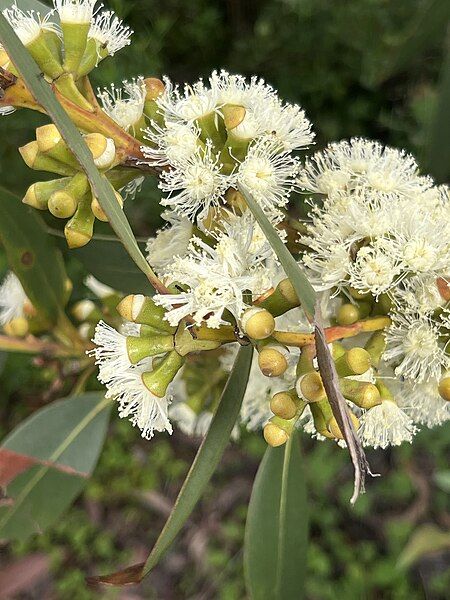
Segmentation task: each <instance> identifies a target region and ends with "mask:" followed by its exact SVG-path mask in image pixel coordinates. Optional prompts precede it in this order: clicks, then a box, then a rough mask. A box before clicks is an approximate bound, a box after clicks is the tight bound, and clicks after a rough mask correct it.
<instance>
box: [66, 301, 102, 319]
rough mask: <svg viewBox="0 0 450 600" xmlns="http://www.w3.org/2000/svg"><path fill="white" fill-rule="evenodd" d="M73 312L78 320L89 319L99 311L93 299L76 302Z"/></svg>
mask: <svg viewBox="0 0 450 600" xmlns="http://www.w3.org/2000/svg"><path fill="white" fill-rule="evenodd" d="M71 312H72V315H73V316H74V317H75V319H76V320H77V321H87V320H88V319H89V318H90V317H91V316H92V315H93V314H95V313H96V312H97V306H96V304H95V303H94V302H92V300H80V301H79V302H77V303H76V304H74V306H73V307H72V311H71ZM100 318H101V317H100Z"/></svg>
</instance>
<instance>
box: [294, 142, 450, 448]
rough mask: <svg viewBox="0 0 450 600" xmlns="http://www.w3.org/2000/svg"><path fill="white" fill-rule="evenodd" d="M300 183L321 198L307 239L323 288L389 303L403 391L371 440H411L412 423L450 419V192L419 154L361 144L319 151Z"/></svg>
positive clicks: (388, 366) (371, 417) (376, 415)
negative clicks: (422, 169) (446, 389)
mask: <svg viewBox="0 0 450 600" xmlns="http://www.w3.org/2000/svg"><path fill="white" fill-rule="evenodd" d="M299 184H300V185H301V187H302V188H303V190H304V191H306V192H311V193H314V194H320V196H321V201H320V203H314V204H313V206H312V209H311V211H310V218H311V222H310V223H309V224H307V234H306V235H304V236H303V237H302V242H303V243H304V244H306V245H307V246H308V247H309V249H310V250H309V251H307V252H306V253H305V255H304V257H303V263H304V264H305V265H306V266H307V268H308V269H309V271H310V276H311V279H312V280H313V281H314V284H315V286H316V288H317V289H319V290H327V291H328V292H329V293H330V294H332V295H335V296H338V295H340V297H341V298H344V299H345V301H346V302H349V301H350V302H352V303H354V304H355V305H358V300H357V298H358V297H359V298H360V299H361V302H362V304H364V301H366V300H368V299H369V301H370V302H372V301H373V299H375V300H378V302H383V301H384V302H385V303H386V302H387V306H389V307H390V309H389V312H388V314H389V316H390V317H391V320H392V324H391V326H390V327H389V328H388V329H387V331H386V336H385V342H386V348H385V351H384V354H383V363H382V367H381V370H380V377H381V378H382V379H383V378H385V379H386V382H387V383H389V385H390V386H391V385H392V384H394V387H396V388H397V391H396V394H395V401H393V400H389V404H387V405H386V402H383V403H382V405H380V406H378V407H375V408H373V409H371V410H369V411H368V412H367V413H366V414H365V415H363V417H362V421H361V422H362V425H361V430H360V434H361V437H362V440H363V442H364V443H366V444H368V445H375V446H381V447H385V446H386V445H387V444H388V443H391V444H397V443H400V442H401V441H404V440H409V441H410V440H411V438H412V435H413V434H414V433H415V431H416V428H415V427H414V425H413V422H416V423H418V424H425V425H428V426H433V425H435V424H440V423H442V422H444V421H446V420H448V419H449V418H450V411H449V404H448V402H446V401H445V400H443V399H442V398H441V396H440V395H439V392H438V385H439V382H440V381H441V379H442V378H444V377H446V373H447V371H448V370H449V368H450V356H449V353H448V350H449V343H450V319H449V313H448V309H447V306H448V302H449V300H450V287H449V283H448V282H449V281H450V279H449V278H450V219H449V216H450V198H449V192H448V189H447V188H446V187H444V186H441V187H437V186H435V185H433V181H432V180H431V178H429V177H424V176H422V175H420V174H419V170H418V166H417V164H416V162H415V160H414V159H413V157H411V156H409V155H407V154H405V153H404V152H400V151H398V150H394V149H392V148H384V147H383V146H381V145H380V144H378V143H376V142H371V141H368V140H363V139H358V138H356V139H351V140H350V141H348V142H347V141H344V142H340V143H336V144H331V145H329V146H328V147H327V148H326V149H325V150H324V151H323V152H319V153H317V154H315V155H314V156H313V157H312V158H311V159H310V160H308V161H307V163H306V166H305V169H304V170H303V171H302V173H301V176H300V178H299ZM355 298H356V299H355ZM385 305H386V304H385ZM399 406H400V407H401V408H402V410H401V409H400V408H399Z"/></svg>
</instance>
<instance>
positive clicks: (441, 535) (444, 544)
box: [397, 523, 450, 569]
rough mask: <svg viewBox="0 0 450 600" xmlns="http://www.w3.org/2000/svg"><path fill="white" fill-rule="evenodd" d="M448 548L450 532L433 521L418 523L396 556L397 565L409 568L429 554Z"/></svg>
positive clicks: (449, 548)
mask: <svg viewBox="0 0 450 600" xmlns="http://www.w3.org/2000/svg"><path fill="white" fill-rule="evenodd" d="M448 550H450V532H449V531H444V530H442V529H439V527H437V525H434V524H433V523H424V524H423V525H419V527H417V529H416V530H415V531H414V532H413V533H412V535H411V537H410V539H409V540H408V543H407V544H406V546H405V547H404V548H403V551H402V552H401V554H400V556H399V557H398V561H397V567H398V568H399V569H409V568H410V567H412V566H413V565H414V564H415V563H417V562H418V561H419V560H420V559H422V558H424V557H425V556H427V555H429V554H434V553H437V552H443V553H444V552H446V551H448Z"/></svg>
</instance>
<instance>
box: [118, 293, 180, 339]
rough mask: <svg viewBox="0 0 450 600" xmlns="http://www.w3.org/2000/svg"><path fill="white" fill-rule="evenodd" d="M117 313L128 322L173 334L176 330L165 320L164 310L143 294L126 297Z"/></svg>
mask: <svg viewBox="0 0 450 600" xmlns="http://www.w3.org/2000/svg"><path fill="white" fill-rule="evenodd" d="M117 312H118V313H119V315H120V316H121V317H123V318H124V319H126V320H127V321H131V322H132V323H140V324H143V325H149V326H150V327H154V328H155V329H158V330H159V331H168V332H170V333H173V332H174V331H175V329H176V327H172V326H171V325H169V323H168V322H167V321H166V320H165V319H164V317H165V315H166V311H165V310H164V308H162V307H161V306H156V304H155V303H154V302H153V300H152V299H151V298H148V297H147V296H143V295H142V294H136V295H130V296H126V297H125V298H124V299H123V300H122V301H121V302H120V304H119V305H118V306H117Z"/></svg>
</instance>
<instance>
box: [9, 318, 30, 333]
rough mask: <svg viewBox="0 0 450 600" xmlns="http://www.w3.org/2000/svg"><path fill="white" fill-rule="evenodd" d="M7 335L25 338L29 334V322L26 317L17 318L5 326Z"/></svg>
mask: <svg viewBox="0 0 450 600" xmlns="http://www.w3.org/2000/svg"><path fill="white" fill-rule="evenodd" d="M3 330H4V332H5V333H6V335H9V336H11V337H25V336H26V335H27V333H28V321H27V319H25V317H16V318H15V319H12V321H9V323H6V325H4V326H3Z"/></svg>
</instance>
